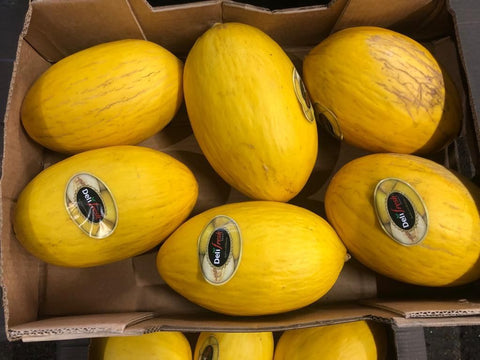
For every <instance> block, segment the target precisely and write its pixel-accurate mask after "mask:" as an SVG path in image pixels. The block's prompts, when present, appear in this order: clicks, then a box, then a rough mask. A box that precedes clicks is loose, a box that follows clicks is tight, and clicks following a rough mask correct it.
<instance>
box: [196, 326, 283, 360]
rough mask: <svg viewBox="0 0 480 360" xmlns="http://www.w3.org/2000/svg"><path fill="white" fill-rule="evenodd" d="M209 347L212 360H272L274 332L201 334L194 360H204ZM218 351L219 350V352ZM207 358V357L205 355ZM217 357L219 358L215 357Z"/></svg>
mask: <svg viewBox="0 0 480 360" xmlns="http://www.w3.org/2000/svg"><path fill="white" fill-rule="evenodd" d="M209 345H211V346H212V348H215V350H213V357H212V359H211V360H272V358H273V351H274V339H273V333H272V332H268V331H267V332H248V333H242V332H228V333H227V332H208V331H204V332H201V333H200V335H199V336H198V339H197V342H196V344H195V351H194V354H193V356H194V357H193V358H194V360H204V359H205V357H202V355H205V354H206V353H208V351H206V352H205V354H204V353H202V350H204V349H205V348H206V347H208V346H209ZM217 349H218V350H217ZM205 356H206V355H205ZM215 356H217V357H215Z"/></svg>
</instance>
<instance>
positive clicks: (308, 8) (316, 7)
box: [223, 0, 337, 14]
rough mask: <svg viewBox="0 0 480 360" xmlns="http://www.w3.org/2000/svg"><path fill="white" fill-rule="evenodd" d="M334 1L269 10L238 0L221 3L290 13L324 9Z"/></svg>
mask: <svg viewBox="0 0 480 360" xmlns="http://www.w3.org/2000/svg"><path fill="white" fill-rule="evenodd" d="M335 2H337V0H332V1H330V2H329V3H328V4H327V5H322V4H319V5H310V6H300V7H293V8H286V9H277V10H271V9H269V8H266V7H262V6H258V5H251V4H247V3H242V2H239V1H223V5H224V6H227V7H237V8H241V9H245V10H248V11H255V12H263V13H268V14H292V13H301V12H310V11H317V10H319V11H320V10H325V9H327V8H329V7H331V6H332V5H333V4H334V3H335Z"/></svg>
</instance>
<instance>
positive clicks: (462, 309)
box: [362, 299, 480, 319]
mask: <svg viewBox="0 0 480 360" xmlns="http://www.w3.org/2000/svg"><path fill="white" fill-rule="evenodd" d="M362 303H363V304H365V305H370V306H373V307H377V308H379V309H384V310H388V311H391V312H393V313H396V314H398V315H401V316H402V317H404V318H406V319H410V318H444V317H460V316H472V315H480V302H479V301H471V300H467V299H460V300H442V301H435V300H420V299H418V300H367V301H362Z"/></svg>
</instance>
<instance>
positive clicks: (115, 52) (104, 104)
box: [21, 39, 183, 154]
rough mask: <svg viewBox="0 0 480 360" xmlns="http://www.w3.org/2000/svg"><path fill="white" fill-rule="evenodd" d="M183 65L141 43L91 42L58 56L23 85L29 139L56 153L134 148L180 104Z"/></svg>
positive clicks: (23, 112)
mask: <svg viewBox="0 0 480 360" xmlns="http://www.w3.org/2000/svg"><path fill="white" fill-rule="evenodd" d="M182 72H183V63H182V62H181V61H180V60H179V59H178V58H177V57H176V56H175V55H173V54H172V53H170V52H169V51H168V50H166V49H165V48H163V47H161V46H160V45H157V44H155V43H153V42H150V41H146V40H135V39H126V40H119V41H112V42H108V43H103V44H99V45H96V46H93V47H90V48H87V49H85V50H82V51H79V52H76V53H74V54H72V55H70V56H67V57H65V58H63V59H62V60H60V61H58V62H57V63H55V64H54V65H52V66H51V67H50V68H49V69H48V70H47V71H46V72H44V73H43V74H42V75H41V76H40V77H39V78H38V79H37V80H36V81H35V82H34V83H33V85H32V86H31V88H30V89H29V90H28V92H27V94H26V96H25V99H24V101H23V104H22V109H21V120H22V123H23V126H24V128H25V130H26V131H27V133H28V134H29V135H30V137H31V138H32V139H33V140H35V141H36V142H38V143H40V144H41V145H43V146H45V147H47V148H49V149H51V150H54V151H58V152H62V153H68V154H73V153H78V152H81V151H85V150H90V149H96V148H100V147H105V146H113V145H135V144H138V143H140V142H141V141H142V140H145V139H146V138H148V137H150V136H152V135H154V134H155V133H157V132H158V131H160V130H162V129H163V128H164V127H165V126H166V125H167V124H168V123H169V122H170V121H171V120H172V118H173V117H174V115H175V114H176V112H177V111H178V109H179V107H180V105H181V103H182V101H183V88H182V75H183V73H182Z"/></svg>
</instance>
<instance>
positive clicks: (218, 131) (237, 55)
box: [184, 23, 318, 201]
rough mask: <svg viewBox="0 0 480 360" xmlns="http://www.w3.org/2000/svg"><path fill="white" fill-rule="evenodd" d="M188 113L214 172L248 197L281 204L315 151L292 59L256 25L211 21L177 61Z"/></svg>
mask: <svg viewBox="0 0 480 360" xmlns="http://www.w3.org/2000/svg"><path fill="white" fill-rule="evenodd" d="M184 93H185V104H186V108H187V112H188V117H189V119H190V123H191V125H192V129H193V133H194V135H195V138H196V139H197V141H198V143H199V145H200V148H201V149H202V151H203V153H204V154H205V156H206V158H207V159H208V161H209V162H210V164H211V165H212V167H213V168H214V169H215V171H216V172H217V173H218V174H219V175H220V176H221V177H222V178H223V179H224V180H225V181H226V182H227V183H229V184H230V185H231V186H232V187H234V188H236V189H237V190H239V191H240V192H242V193H243V194H244V195H246V196H248V197H250V198H251V199H254V200H275V201H288V200H290V199H292V198H293V197H294V196H296V195H297V194H298V193H299V192H300V190H301V189H302V188H303V187H304V186H305V183H306V182H307V180H308V178H309V176H310V174H311V172H312V170H313V167H314V164H315V161H316V157H317V151H318V135H317V127H316V122H315V115H314V112H313V108H312V106H311V103H310V101H309V98H308V94H307V92H306V91H305V88H304V86H303V81H302V79H301V78H300V75H299V74H298V72H297V70H296V68H295V66H294V64H293V63H292V61H291V60H290V58H289V57H288V55H287V54H286V53H285V51H284V50H283V49H282V48H281V47H280V45H279V44H277V43H276V42H275V41H274V40H273V39H272V38H271V37H269V36H268V35H267V34H266V33H264V32H262V31H261V30H259V29H257V28H255V27H253V26H250V25H246V24H241V23H224V24H216V25H214V26H212V27H211V28H210V29H209V30H207V31H206V32H205V33H204V34H203V35H202V36H200V37H199V38H198V39H197V41H196V42H195V44H194V46H193V47H192V49H191V50H190V52H189V54H188V56H187V59H186V61H185V71H184Z"/></svg>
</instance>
